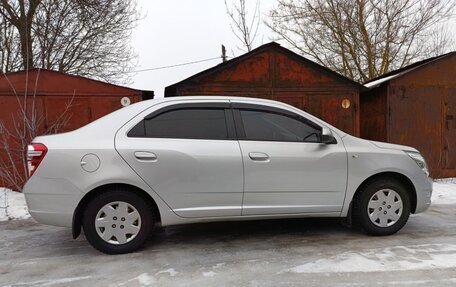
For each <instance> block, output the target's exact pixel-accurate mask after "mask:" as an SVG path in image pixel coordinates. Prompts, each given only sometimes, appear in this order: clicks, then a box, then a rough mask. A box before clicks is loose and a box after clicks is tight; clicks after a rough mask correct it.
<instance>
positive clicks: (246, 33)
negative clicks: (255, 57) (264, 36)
mask: <svg viewBox="0 0 456 287" xmlns="http://www.w3.org/2000/svg"><path fill="white" fill-rule="evenodd" d="M225 7H226V13H227V14H228V16H229V17H230V19H231V25H230V26H231V31H232V32H233V34H234V35H235V36H236V38H238V39H239V41H241V43H242V47H238V48H239V49H240V50H242V51H243V52H250V51H251V50H252V48H253V44H254V42H255V39H256V37H257V34H258V28H259V26H260V22H261V19H260V1H259V0H257V1H256V4H255V9H254V10H253V15H252V16H251V17H249V15H248V10H247V7H246V1H245V0H233V2H232V3H231V5H230V4H228V2H227V0H225ZM249 18H250V19H249Z"/></svg>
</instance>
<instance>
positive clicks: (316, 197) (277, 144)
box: [234, 104, 347, 215]
mask: <svg viewBox="0 0 456 287" xmlns="http://www.w3.org/2000/svg"><path fill="white" fill-rule="evenodd" d="M234 115H235V120H236V127H237V132H238V136H239V138H240V139H239V144H240V147H241V151H242V156H243V161H244V177H245V179H244V180H245V183H244V200H243V210H242V214H243V215H264V214H292V213H317V212H330V213H331V212H340V211H341V210H342V206H343V201H344V197H345V190H346V180H347V155H346V151H345V148H344V146H343V144H342V142H341V140H340V139H338V140H337V143H334V144H323V143H321V142H320V137H321V127H320V126H318V125H317V124H315V123H313V122H311V121H309V120H307V119H306V118H303V117H301V116H297V115H293V114H290V112H288V111H283V113H282V111H280V110H278V109H275V108H274V109H265V108H264V107H263V106H257V107H255V106H254V105H245V107H244V108H243V105H242V104H238V105H237V108H236V109H235V110H234Z"/></svg>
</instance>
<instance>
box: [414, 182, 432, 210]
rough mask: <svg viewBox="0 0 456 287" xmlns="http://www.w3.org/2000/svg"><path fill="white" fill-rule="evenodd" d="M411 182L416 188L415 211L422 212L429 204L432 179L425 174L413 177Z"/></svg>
mask: <svg viewBox="0 0 456 287" xmlns="http://www.w3.org/2000/svg"><path fill="white" fill-rule="evenodd" d="M413 184H414V185H415V190H416V209H415V213H420V212H424V211H426V209H428V208H429V206H430V205H431V197H432V184H433V180H432V178H430V177H427V176H419V177H416V178H414V180H413Z"/></svg>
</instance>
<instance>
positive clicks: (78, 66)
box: [0, 0, 140, 83]
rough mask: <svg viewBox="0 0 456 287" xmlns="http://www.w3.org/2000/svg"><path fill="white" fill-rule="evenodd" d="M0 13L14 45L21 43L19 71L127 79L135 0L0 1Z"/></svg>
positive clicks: (131, 52) (131, 65)
mask: <svg viewBox="0 0 456 287" xmlns="http://www.w3.org/2000/svg"><path fill="white" fill-rule="evenodd" d="M0 16H3V19H4V21H3V22H6V23H9V24H11V25H12V26H13V27H15V28H16V29H15V33H17V34H18V36H19V37H13V39H15V41H13V44H14V45H18V46H20V47H21V58H22V68H23V69H29V68H32V67H39V68H46V69H53V70H57V71H61V72H66V73H70V74H76V75H81V76H88V77H91V78H95V79H102V80H105V81H108V82H115V83H126V82H129V80H130V76H129V74H128V73H126V72H130V71H131V70H132V68H133V65H134V59H135V57H136V55H135V54H134V53H133V51H132V47H131V45H130V37H131V31H132V28H133V27H134V26H135V25H136V23H137V21H138V20H139V18H140V17H139V14H138V12H137V4H136V1H134V0H132V1H128V0H0ZM1 22H2V21H0V23H1ZM3 47H4V46H3V45H2V46H1V48H2V49H3ZM10 62H11V61H10ZM4 70H7V71H11V70H14V69H12V68H10V67H7V68H5V69H4Z"/></svg>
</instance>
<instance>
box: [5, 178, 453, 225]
mask: <svg viewBox="0 0 456 287" xmlns="http://www.w3.org/2000/svg"><path fill="white" fill-rule="evenodd" d="M433 189H434V191H433V194H432V204H456V178H445V179H437V180H436V181H435V182H434V186H433ZM29 217H30V215H29V213H28V211H27V206H26V204H25V199H24V194H22V193H20V192H15V191H12V190H10V189H7V188H1V187H0V221H5V220H12V219H26V218H29Z"/></svg>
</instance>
